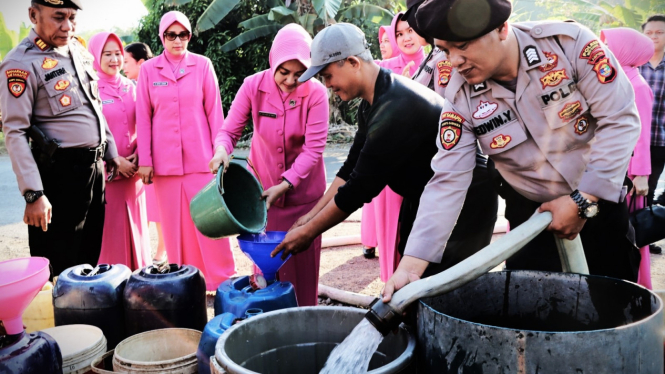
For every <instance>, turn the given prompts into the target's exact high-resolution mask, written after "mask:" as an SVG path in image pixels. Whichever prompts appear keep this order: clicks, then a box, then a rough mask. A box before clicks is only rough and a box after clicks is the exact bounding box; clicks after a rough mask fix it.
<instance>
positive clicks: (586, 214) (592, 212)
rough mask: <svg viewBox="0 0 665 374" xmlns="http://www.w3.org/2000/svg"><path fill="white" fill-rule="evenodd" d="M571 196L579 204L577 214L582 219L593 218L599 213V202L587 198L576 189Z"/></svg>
mask: <svg viewBox="0 0 665 374" xmlns="http://www.w3.org/2000/svg"><path fill="white" fill-rule="evenodd" d="M570 198H571V199H573V201H574V202H575V204H577V209H578V211H577V214H578V215H579V216H580V218H582V219H587V218H593V217H595V216H597V215H598V211H599V210H598V203H594V202H592V201H591V200H588V199H585V198H584V196H582V194H581V193H580V191H578V190H575V191H573V193H571V194H570Z"/></svg>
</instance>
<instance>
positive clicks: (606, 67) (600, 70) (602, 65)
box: [593, 57, 617, 84]
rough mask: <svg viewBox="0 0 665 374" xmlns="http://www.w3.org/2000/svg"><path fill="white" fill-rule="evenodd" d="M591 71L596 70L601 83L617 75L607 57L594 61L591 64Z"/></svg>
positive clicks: (611, 79) (610, 80) (609, 80)
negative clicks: (594, 62) (593, 63)
mask: <svg viewBox="0 0 665 374" xmlns="http://www.w3.org/2000/svg"><path fill="white" fill-rule="evenodd" d="M593 71H595V72H596V76H597V77H598V81H599V82H600V83H602V84H607V83H610V82H612V81H613V80H614V78H616V77H617V71H616V69H615V68H614V66H612V63H610V59H609V58H607V57H603V58H601V59H600V61H598V62H596V64H595V65H594V66H593Z"/></svg>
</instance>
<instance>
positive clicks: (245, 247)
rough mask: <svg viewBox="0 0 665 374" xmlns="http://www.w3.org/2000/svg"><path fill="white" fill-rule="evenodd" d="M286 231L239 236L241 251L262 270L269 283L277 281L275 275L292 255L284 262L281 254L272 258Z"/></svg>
mask: <svg viewBox="0 0 665 374" xmlns="http://www.w3.org/2000/svg"><path fill="white" fill-rule="evenodd" d="M285 236H286V231H266V232H265V234H243V235H240V236H238V245H239V246H240V250H241V251H242V252H243V253H244V254H246V255H247V257H249V259H250V260H252V262H253V263H254V265H256V267H258V268H259V269H261V272H262V273H263V277H264V278H265V279H266V281H267V282H268V283H270V282H272V281H274V280H275V274H277V271H278V270H279V268H281V267H282V265H284V263H285V262H286V261H288V260H289V258H291V255H289V257H287V258H286V260H284V261H282V258H281V257H280V255H281V253H280V254H279V255H277V256H275V257H270V252H272V251H273V250H274V249H275V248H276V247H277V246H278V245H279V243H281V242H282V240H284V237H285Z"/></svg>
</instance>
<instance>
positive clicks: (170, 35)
mask: <svg viewBox="0 0 665 374" xmlns="http://www.w3.org/2000/svg"><path fill="white" fill-rule="evenodd" d="M164 37H165V38H166V40H169V41H174V40H175V38H179V39H180V40H184V41H187V40H189V38H190V37H191V34H190V33H189V31H183V32H181V33H180V34H176V33H174V32H173V31H168V32H165V33H164Z"/></svg>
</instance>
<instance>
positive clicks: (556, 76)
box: [540, 69, 568, 88]
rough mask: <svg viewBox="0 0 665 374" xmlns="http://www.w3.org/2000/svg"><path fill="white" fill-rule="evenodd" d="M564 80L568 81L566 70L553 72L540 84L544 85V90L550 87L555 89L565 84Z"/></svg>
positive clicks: (545, 76)
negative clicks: (560, 84)
mask: <svg viewBox="0 0 665 374" xmlns="http://www.w3.org/2000/svg"><path fill="white" fill-rule="evenodd" d="M564 79H568V75H567V74H566V69H561V70H552V71H550V72H549V73H547V74H545V75H544V76H543V77H542V78H540V83H541V84H542V85H543V88H545V87H548V86H551V87H555V86H558V85H559V83H561V82H563V80H564Z"/></svg>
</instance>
